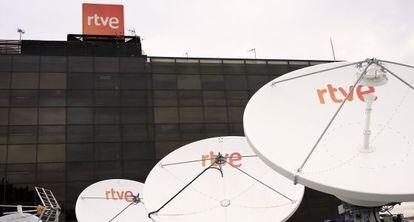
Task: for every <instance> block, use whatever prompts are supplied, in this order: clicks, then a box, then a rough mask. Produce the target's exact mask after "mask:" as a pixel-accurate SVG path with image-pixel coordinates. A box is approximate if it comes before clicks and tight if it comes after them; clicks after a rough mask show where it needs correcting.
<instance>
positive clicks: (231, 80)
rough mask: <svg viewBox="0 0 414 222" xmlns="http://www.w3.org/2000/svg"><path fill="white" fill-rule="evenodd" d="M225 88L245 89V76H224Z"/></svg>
mask: <svg viewBox="0 0 414 222" xmlns="http://www.w3.org/2000/svg"><path fill="white" fill-rule="evenodd" d="M224 79H225V81H226V89H228V90H245V89H247V80H246V76H240V75H234V76H225V77H224Z"/></svg>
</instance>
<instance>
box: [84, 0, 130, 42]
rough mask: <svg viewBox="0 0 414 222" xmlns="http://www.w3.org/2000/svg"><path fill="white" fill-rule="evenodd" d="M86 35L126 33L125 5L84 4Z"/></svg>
mask: <svg viewBox="0 0 414 222" xmlns="http://www.w3.org/2000/svg"><path fill="white" fill-rule="evenodd" d="M82 33H83V34H84V35H114V36H115V35H118V36H123V35H124V6H123V5H107V4H88V3H84V4H83V5H82Z"/></svg>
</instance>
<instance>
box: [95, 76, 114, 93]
mask: <svg viewBox="0 0 414 222" xmlns="http://www.w3.org/2000/svg"><path fill="white" fill-rule="evenodd" d="M95 88H96V89H119V88H120V83H119V75H117V74H114V73H96V74H95Z"/></svg>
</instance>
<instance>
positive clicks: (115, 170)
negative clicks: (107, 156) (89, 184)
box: [95, 161, 122, 180]
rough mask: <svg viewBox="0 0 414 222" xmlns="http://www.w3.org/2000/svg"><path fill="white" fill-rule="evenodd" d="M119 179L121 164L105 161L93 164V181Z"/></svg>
mask: <svg viewBox="0 0 414 222" xmlns="http://www.w3.org/2000/svg"><path fill="white" fill-rule="evenodd" d="M121 177H122V174H121V162H119V161H110V162H108V161H105V162H96V163H95V179H98V180H105V179H113V178H121Z"/></svg>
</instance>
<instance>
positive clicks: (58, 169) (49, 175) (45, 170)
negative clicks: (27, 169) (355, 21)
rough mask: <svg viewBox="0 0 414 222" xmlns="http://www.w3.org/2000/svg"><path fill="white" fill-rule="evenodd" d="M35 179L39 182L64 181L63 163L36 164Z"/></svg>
mask: <svg viewBox="0 0 414 222" xmlns="http://www.w3.org/2000/svg"><path fill="white" fill-rule="evenodd" d="M37 180H38V181H39V182H48V181H53V182H55V181H64V180H65V164H64V163H47V164H37Z"/></svg>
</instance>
